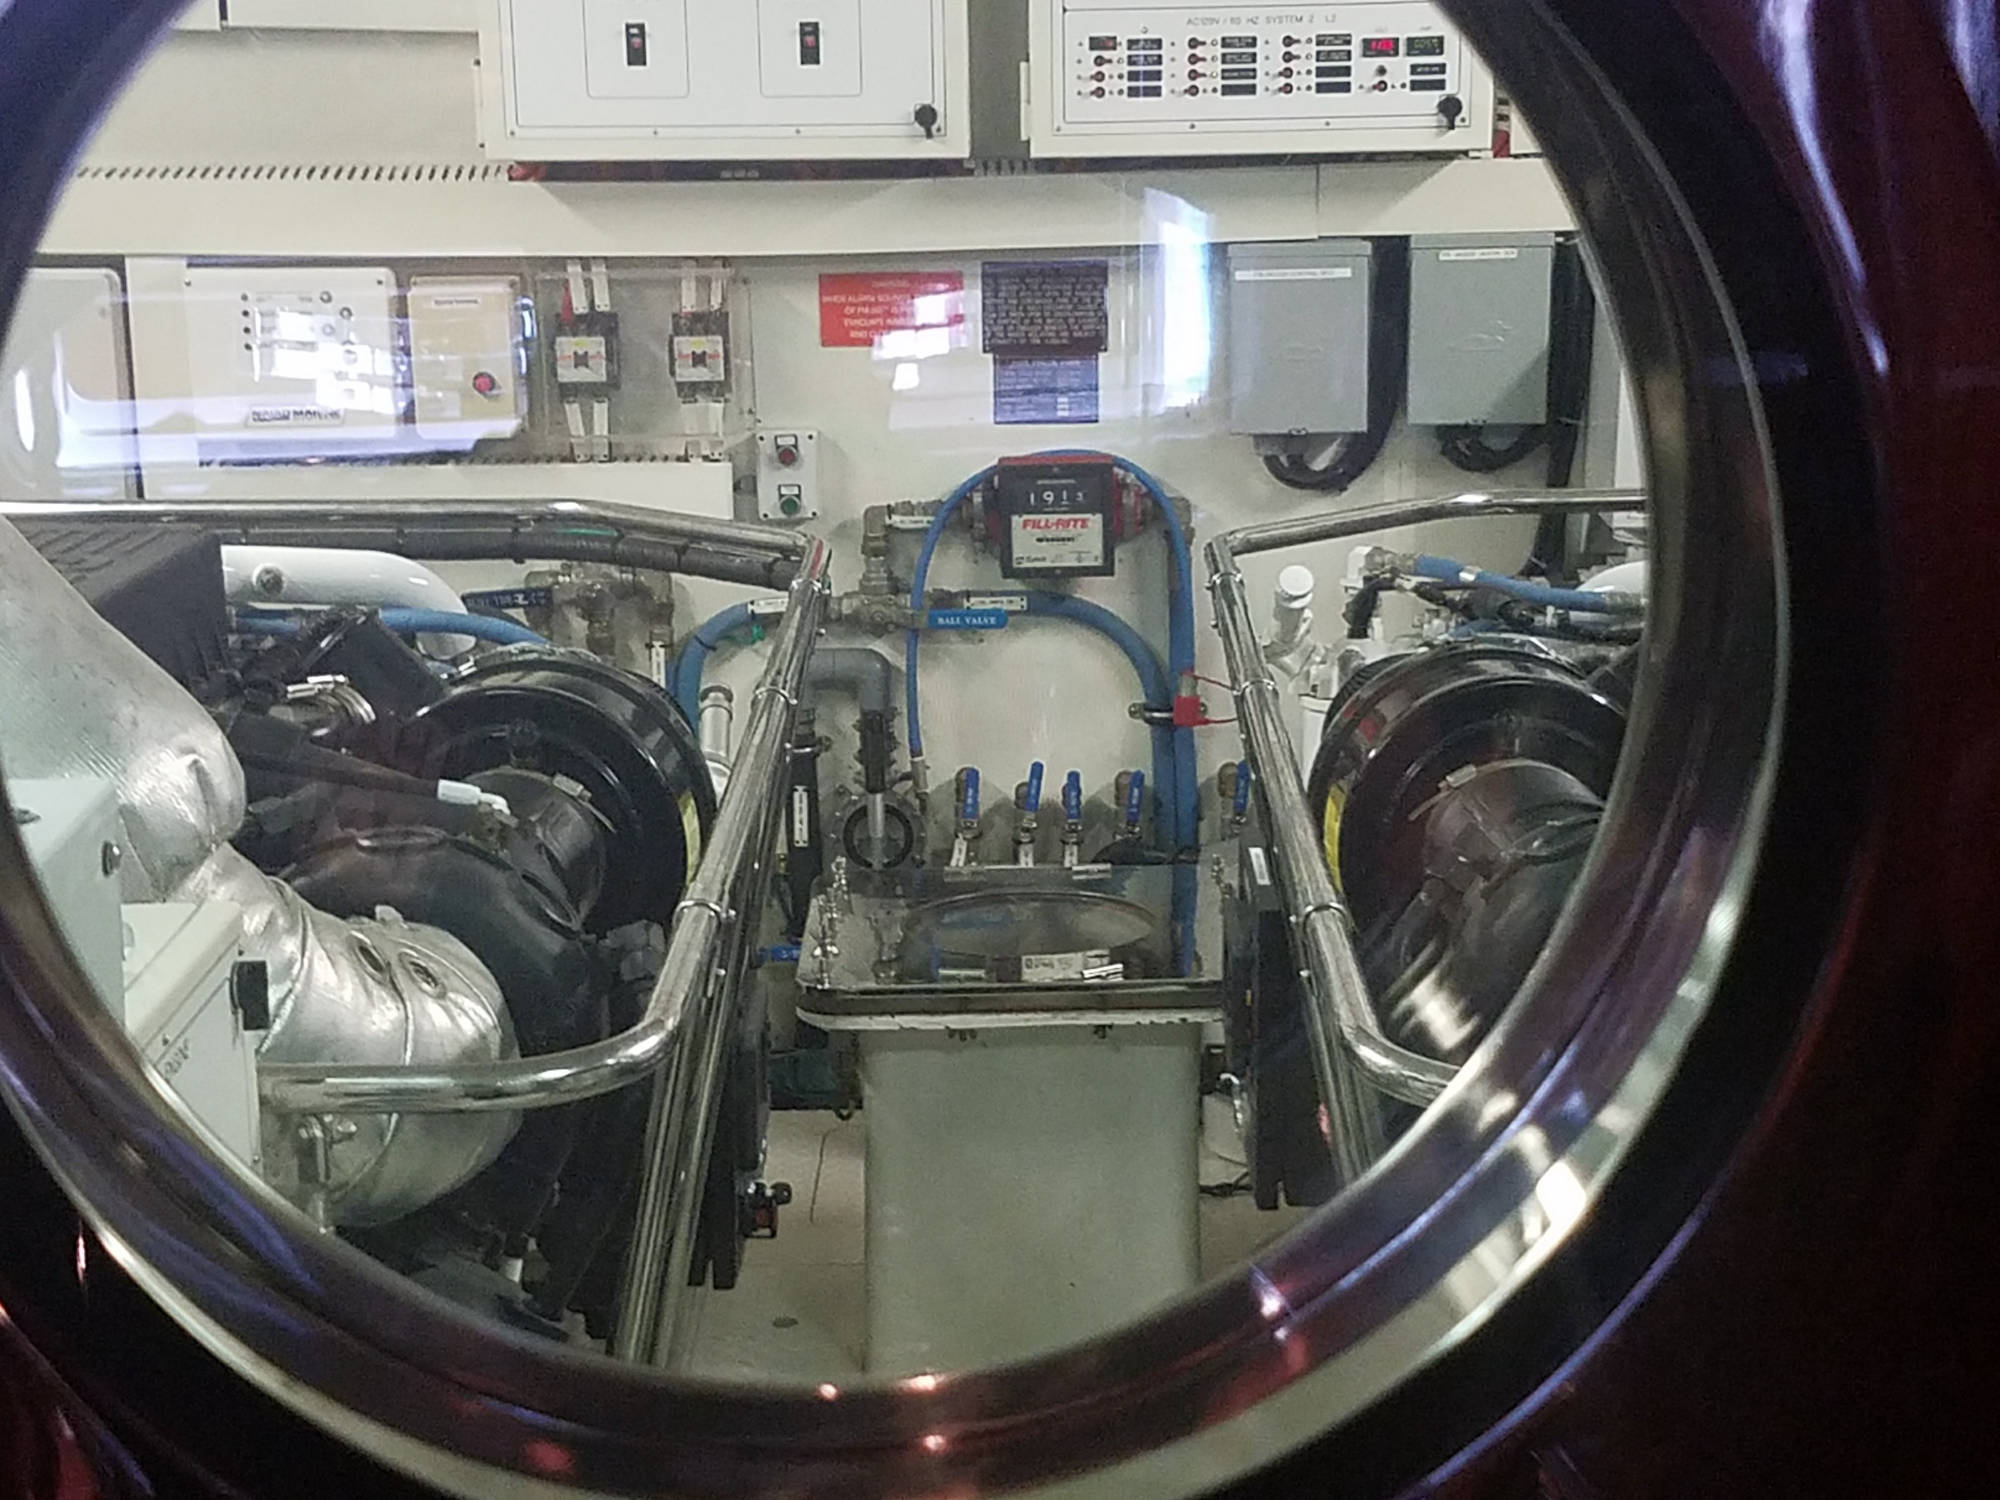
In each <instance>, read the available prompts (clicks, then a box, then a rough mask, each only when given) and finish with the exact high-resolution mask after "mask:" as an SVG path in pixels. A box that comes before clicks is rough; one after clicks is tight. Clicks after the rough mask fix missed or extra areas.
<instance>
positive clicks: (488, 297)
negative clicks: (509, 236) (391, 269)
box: [408, 276, 527, 448]
mask: <svg viewBox="0 0 2000 1500" xmlns="http://www.w3.org/2000/svg"><path fill="white" fill-rule="evenodd" d="M408 307H409V321H410V385H411V395H412V405H413V407H414V409H415V413H416V423H417V435H418V436H419V437H421V438H426V439H429V440H431V441H434V442H438V443H442V444H446V445H449V446H452V447H467V448H469V447H471V446H472V444H474V443H475V442H477V441H478V440H479V439H481V438H496V437H512V436H513V435H514V434H515V433H517V432H519V431H520V430H521V420H522V418H523V416H524V415H525V414H526V411H527V387H526V384H525V382H524V381H523V380H522V378H521V376H522V359H523V356H522V338H521V334H522V320H521V284H520V282H518V281H516V280H515V279H514V278H513V277H511V276H483V277H460V276H418V277H414V278H413V279H412V280H411V282H410V293H409V300H408Z"/></svg>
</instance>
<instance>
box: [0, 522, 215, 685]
mask: <svg viewBox="0 0 2000 1500" xmlns="http://www.w3.org/2000/svg"><path fill="white" fill-rule="evenodd" d="M14 524H15V525H16V526H18V527H19V528H20V530H21V535H22V536H24V537H26V538H27V539H28V543H29V545H30V546H32V547H33V548H34V549H35V550H36V551H37V552H39V553H41V554H42V556H43V557H45V558H46V559H48V562H49V565H50V566H51V567H53V568H54V569H55V570H56V571H57V572H58V573H60V574H62V575H63V577H64V578H66V579H68V580H69V584H70V587H71V588H73V589H75V590H76V591H77V592H78V593H79V594H81V595H83V597H84V599H85V600H87V601H88V602H89V604H90V607H91V608H92V609H94V610H96V611H97V612H98V613H99V614H100V615H102V616H103V617H104V618H105V620H106V621H108V622H109V623H110V624H111V626H112V627H113V628H114V629H116V630H117V631H118V633H119V634H120V635H122V636H124V637H125V638H126V639H127V640H129V641H130V642H132V644H133V645H135V646H137V647H138V648H139V649H140V650H141V651H143V652H145V653H146V655H148V656H150V657H151V658H152V659H153V660H154V661H156V662H158V663H159V664H160V666H162V667H163V668H165V669H166V671H167V672H168V673H169V674H170V675H171V676H173V678H174V679H175V680H176V681H178V682H179V683H180V684H181V685H182V686H183V687H186V688H188V689H190V690H191V691H194V692H196V694H197V696H199V691H200V688H201V686H202V684H203V683H205V682H206V681H207V680H208V679H209V678H210V677H211V676H213V675H214V674H215V673H216V672H218V671H220V670H221V669H222V667H223V665H224V656H223V649H222V643H223V636H224V635H225V634H226V633H227V631H228V628H229V609H228V600H227V596H226V594H225V593H224V589H223V582H222V543H221V541H220V539H219V538H217V536H216V535H215V533H213V532H211V531H208V530H206V529H205V528H203V527H200V526H173V525H164V524H161V523H158V522H125V521H37V520H33V519H29V518H22V519H20V520H17V521H16V522H15V523H14Z"/></svg>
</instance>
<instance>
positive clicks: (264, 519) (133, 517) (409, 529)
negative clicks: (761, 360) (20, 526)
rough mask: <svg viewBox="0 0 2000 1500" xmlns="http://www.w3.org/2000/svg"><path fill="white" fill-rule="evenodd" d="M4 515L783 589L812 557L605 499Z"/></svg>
mask: <svg viewBox="0 0 2000 1500" xmlns="http://www.w3.org/2000/svg"><path fill="white" fill-rule="evenodd" d="M0 516H7V517H11V518H42V519H53V520H71V521H88V522H91V523H93V524H94V523H97V522H103V521H158V522H171V521H185V522H191V523H196V524H201V525H206V526H209V527H211V528H213V529H214V530H217V531H225V532H227V533H228V534H229V535H230V536H232V537H233V538H235V539H236V540H239V541H243V542H261V543H264V544H266V545H270V546H306V547H311V546H325V545H327V544H329V543H332V544H334V545H342V546H348V547H365V548H370V549H373V550H377V551H382V552H394V553H397V554H398V555H400V556H403V557H409V558H415V559H418V560H420V561H425V562H470V561H477V560H480V559H495V560H504V561H511V562H526V561H529V560H547V561H560V562H600V563H609V564H613V565H617V566H623V567H633V568H650V569H655V570H657V571H660V572H667V573H688V574H692V575H694V576H696V577H700V578H719V579H723V580H725V581H727V582H731V583H746V584H749V585H751V586H752V587H755V588H782V587H783V586H784V585H785V584H786V583H787V582H789V581H790V579H791V577H792V572H793V570H794V569H795V568H796V567H797V566H798V562H799V559H800V558H801V557H803V556H804V554H805V550H806V539H805V538H804V537H803V536H801V535H799V534H797V533H794V532H789V531H780V530H778V529H777V528H775V527H769V526H757V525H752V524H749V523H746V522H742V521H725V520H718V519H715V518H712V517H709V516H688V515H679V514H675V513H672V512H667V511H658V510H649V509H647V508H646V507H644V506H639V505H620V504H615V503H612V502H610V501H601V500H558V499H549V500H533V501H520V500H496V501H483V500H447V501H435V502H434V501H428V500H427V501H424V502H423V503H422V505H421V506H413V505H412V504H411V503H410V502H408V501H403V500H355V501H340V502H329V501H321V500H313V501H294V500H189V501H167V500H121V501H106V502H102V503H99V502H96V501H39V500H0Z"/></svg>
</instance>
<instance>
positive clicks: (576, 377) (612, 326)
mask: <svg viewBox="0 0 2000 1500" xmlns="http://www.w3.org/2000/svg"><path fill="white" fill-rule="evenodd" d="M549 364H550V367H551V368H550V373H551V374H552V375H553V377H554V379H555V384H556V389H557V390H558V391H559V392H560V394H561V395H562V397H563V399H564V400H571V399H578V398H582V397H586V396H588V397H597V396H602V395H605V394H606V393H608V392H610V391H614V390H616V389H617V388H618V316H617V314H616V313H607V312H590V313H575V314H573V315H572V316H571V317H570V319H569V321H568V322H566V323H558V324H557V325H556V328H555V334H554V336H553V337H552V338H550V340H549Z"/></svg>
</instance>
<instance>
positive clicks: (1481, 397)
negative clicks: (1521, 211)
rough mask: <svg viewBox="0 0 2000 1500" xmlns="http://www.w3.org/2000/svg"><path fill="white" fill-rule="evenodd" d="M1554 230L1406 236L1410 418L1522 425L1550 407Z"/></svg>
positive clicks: (1425, 422) (1443, 423)
mask: <svg viewBox="0 0 2000 1500" xmlns="http://www.w3.org/2000/svg"><path fill="white" fill-rule="evenodd" d="M1555 245H1556V241H1555V236H1554V235H1552V234H1514V235H1439V234H1420V235H1417V236H1415V237H1413V238H1412V239H1411V241H1410V369H1409V421H1410V422H1411V423H1412V424H1413V425H1417V426H1430V427H1453V426H1462V425H1463V426H1480V425H1487V424H1490V425H1495V426H1522V427H1531V426H1535V425H1538V424H1539V423H1541V422H1543V421H1545V420H1547V418H1548V413H1549V402H1548V383H1549V296H1550V279H1551V276H1552V274H1553V272H1554V268H1555V253H1556V251H1555Z"/></svg>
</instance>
